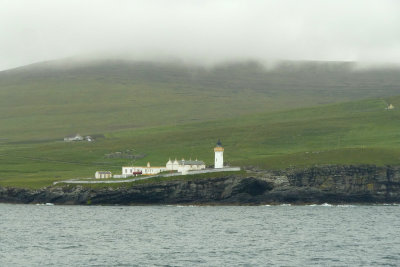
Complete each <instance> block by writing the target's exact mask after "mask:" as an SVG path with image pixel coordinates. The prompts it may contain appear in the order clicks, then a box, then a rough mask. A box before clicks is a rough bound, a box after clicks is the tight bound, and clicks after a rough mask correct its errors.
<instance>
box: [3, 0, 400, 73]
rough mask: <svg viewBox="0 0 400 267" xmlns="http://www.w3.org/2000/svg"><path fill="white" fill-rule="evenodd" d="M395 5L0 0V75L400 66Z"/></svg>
mask: <svg viewBox="0 0 400 267" xmlns="http://www.w3.org/2000/svg"><path fill="white" fill-rule="evenodd" d="M399 14H400V2H398V1H396V0H393V1H389V0H387V1H385V0H376V1H369V0H353V1H345V0H335V1H317V0H306V1H296V0H280V1H234V0H233V1H232V0H230V1H211V0H209V1H198V0H186V1H183V0H180V1H178V0H169V1H162V0H147V1H144V0H143V1H128V0H120V1H112V0H109V1H104V0H96V1H94V0H91V1H90V0H88V1H78V0H69V1H66V0H65V1H63V0H62V1H51V0H37V1H29V0H25V1H22V0H12V1H10V0H0V58H1V61H0V70H1V69H7V68H12V67H16V66H20V65H25V64H29V63H33V62H38V61H44V60H51V59H57V58H65V57H71V56H74V57H76V56H78V57H80V56H82V57H88V56H89V57H98V58H101V57H105V58H110V57H123V58H131V59H141V60H143V59H152V60H154V59H168V58H178V59H181V60H183V61H188V62H193V61H194V62H197V63H216V62H220V61H232V60H243V59H256V60H261V61H274V60H282V59H283V60H329V61H361V62H367V63H368V62H372V63H375V62H377V63H383V62H388V63H397V64H399V63H400V34H399V33H400V16H399Z"/></svg>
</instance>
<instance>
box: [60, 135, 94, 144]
mask: <svg viewBox="0 0 400 267" xmlns="http://www.w3.org/2000/svg"><path fill="white" fill-rule="evenodd" d="M83 140H86V141H88V142H92V141H93V140H94V139H93V137H91V136H90V135H88V136H85V137H83V136H81V135H80V134H75V135H70V136H67V137H64V142H76V141H83Z"/></svg>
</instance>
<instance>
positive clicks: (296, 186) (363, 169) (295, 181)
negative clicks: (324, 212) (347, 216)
mask: <svg viewBox="0 0 400 267" xmlns="http://www.w3.org/2000/svg"><path fill="white" fill-rule="evenodd" d="M0 202H6V203H47V202H51V203H55V204H81V205H86V204H95V205H96V204H105V205H113V204H118V205H133V204H138V205H140V204H221V205H224V204H227V205H229V204H235V205H236V204H245V205H258V204H279V203H294V204H306V203H325V202H328V203H393V202H400V167H391V166H386V167H376V166H370V165H366V166H322V167H313V168H305V169H293V170H282V171H267V170H260V169H254V168H251V169H248V170H247V172H246V173H245V174H242V175H227V176H226V177H222V178H212V179H211V178H209V179H205V178H204V179H196V180H190V179H188V180H179V181H165V182H159V183H148V184H137V185H131V186H121V187H119V188H114V187H105V188H99V189H93V188H90V187H85V186H80V185H78V186H71V185H70V186H52V187H47V188H43V189H39V190H29V189H19V188H7V187H0Z"/></svg>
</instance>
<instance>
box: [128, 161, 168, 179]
mask: <svg viewBox="0 0 400 267" xmlns="http://www.w3.org/2000/svg"><path fill="white" fill-rule="evenodd" d="M165 171H167V168H166V167H151V166H150V162H147V166H145V167H143V166H128V167H122V175H124V176H133V175H154V174H159V173H160V172H165Z"/></svg>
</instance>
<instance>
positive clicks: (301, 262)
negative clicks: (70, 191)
mask: <svg viewBox="0 0 400 267" xmlns="http://www.w3.org/2000/svg"><path fill="white" fill-rule="evenodd" d="M0 266H400V206H399V205H330V204H323V205H310V206H291V205H279V206H179V205H173V206H62V205H52V204H50V203H48V204H42V205H11V204H0Z"/></svg>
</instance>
